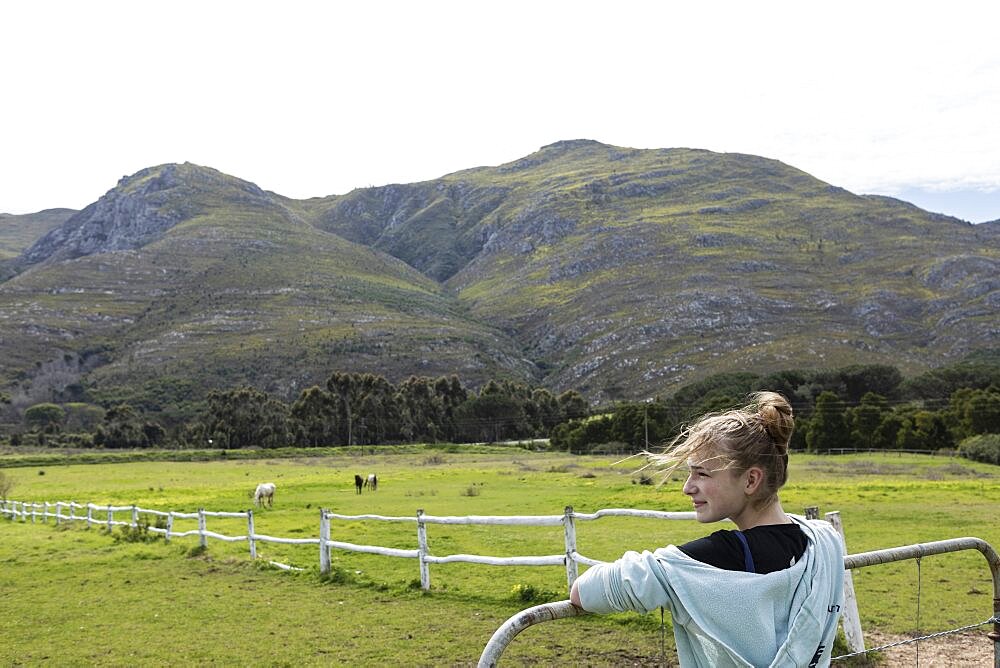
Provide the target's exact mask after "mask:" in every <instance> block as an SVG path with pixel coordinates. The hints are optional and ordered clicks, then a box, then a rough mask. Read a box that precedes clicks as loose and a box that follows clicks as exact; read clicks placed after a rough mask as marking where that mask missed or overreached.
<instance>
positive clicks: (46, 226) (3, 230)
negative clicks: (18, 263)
mask: <svg viewBox="0 0 1000 668" xmlns="http://www.w3.org/2000/svg"><path fill="white" fill-rule="evenodd" d="M74 213H76V211H75V210H73V209H46V210H44V211H39V212H38V213H28V214H22V215H15V214H10V213H0V260H3V259H5V258H12V257H15V256H17V255H18V254H20V253H21V251H23V250H24V249H25V248H27V247H28V246H30V245H31V244H32V243H34V242H35V240H36V239H38V238H39V237H41V236H42V235H43V234H45V233H46V232H48V231H49V230H51V229H53V228H55V227H59V226H60V225H62V224H63V223H64V222H66V220H68V219H69V217H70V216H72V215H73V214H74Z"/></svg>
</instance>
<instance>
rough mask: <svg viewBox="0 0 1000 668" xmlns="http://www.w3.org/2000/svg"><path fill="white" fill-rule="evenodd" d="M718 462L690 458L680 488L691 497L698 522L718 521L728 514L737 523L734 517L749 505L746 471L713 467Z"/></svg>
mask: <svg viewBox="0 0 1000 668" xmlns="http://www.w3.org/2000/svg"><path fill="white" fill-rule="evenodd" d="M717 461H718V460H714V459H711V458H710V459H708V460H701V461H699V462H693V461H690V460H689V461H688V467H689V469H690V472H689V474H688V478H687V480H686V481H685V483H684V487H683V490H682V491H683V492H684V493H685V494H687V495H688V496H690V497H691V501H692V503H694V512H695V517H696V518H697V520H698V521H699V522H718V521H719V520H723V519H726V518H727V517H728V518H730V519H732V520H733V521H734V522H736V523H737V525H739V522H738V521H737V518H738V517H739V516H740V515H741V514H743V512H744V511H746V510H747V509H748V508H749V507H750V496H749V495H748V494H747V493H746V491H747V480H746V477H747V473H746V472H734V471H733V470H732V469H722V470H713V469H714V468H715V466H716V462H717Z"/></svg>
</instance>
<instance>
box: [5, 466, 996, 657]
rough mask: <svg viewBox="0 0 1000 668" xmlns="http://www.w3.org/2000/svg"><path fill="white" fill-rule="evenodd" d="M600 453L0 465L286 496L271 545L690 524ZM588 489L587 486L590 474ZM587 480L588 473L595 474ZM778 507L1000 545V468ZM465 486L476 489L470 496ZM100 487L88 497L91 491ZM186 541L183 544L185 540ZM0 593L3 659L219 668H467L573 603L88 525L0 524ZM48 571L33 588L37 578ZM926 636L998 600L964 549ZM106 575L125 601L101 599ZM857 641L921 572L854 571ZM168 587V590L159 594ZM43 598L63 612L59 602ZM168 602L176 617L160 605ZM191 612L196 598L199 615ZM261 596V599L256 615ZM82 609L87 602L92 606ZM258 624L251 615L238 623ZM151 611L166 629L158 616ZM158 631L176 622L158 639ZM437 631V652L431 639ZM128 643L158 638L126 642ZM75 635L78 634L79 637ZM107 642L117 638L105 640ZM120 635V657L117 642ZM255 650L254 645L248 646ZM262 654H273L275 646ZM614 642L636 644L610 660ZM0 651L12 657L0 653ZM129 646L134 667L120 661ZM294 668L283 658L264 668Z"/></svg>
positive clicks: (608, 633) (613, 631)
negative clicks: (323, 528)
mask: <svg viewBox="0 0 1000 668" xmlns="http://www.w3.org/2000/svg"><path fill="white" fill-rule="evenodd" d="M609 463H610V460H608V459H606V458H591V457H575V458H574V457H567V456H563V455H538V454H531V453H526V452H520V453H518V452H511V451H498V452H496V453H493V454H480V455H470V456H460V455H455V454H441V453H439V452H437V453H436V452H434V451H427V452H424V453H415V454H411V455H402V456H394V457H384V456H366V457H360V456H354V457H328V458H321V459H306V458H303V459H300V460H294V461H285V460H281V461H278V460H272V461H268V460H263V461H244V462H230V463H225V462H206V463H174V464H165V463H162V462H159V463H142V464H127V465H95V466H47V467H45V468H44V469H41V470H44V472H45V474H44V475H38V471H37V470H36V469H34V468H17V469H6V471H5V472H6V473H7V474H8V476H11V477H12V478H14V480H15V484H16V487H15V490H14V492H13V494H12V496H13V497H16V498H19V499H32V498H33V499H47V500H52V501H55V500H68V499H71V498H72V499H74V500H77V501H81V502H83V501H93V502H95V503H102V504H103V503H116V504H118V503H120V504H128V503H137V504H139V505H140V506H142V507H152V508H161V509H175V510H194V509H196V508H198V507H205V508H208V509H217V510H239V509H242V508H245V507H246V506H247V504H248V500H247V498H246V493H247V491H248V490H249V489H250V488H251V487H252V486H253V485H254V484H255V483H256V482H258V481H261V480H265V479H267V480H273V481H275V482H276V483H277V484H278V494H277V496H276V502H277V504H276V507H275V508H274V509H273V510H263V511H258V512H257V518H256V519H257V521H256V528H257V531H258V532H260V533H266V534H269V535H275V536H289V537H310V536H315V535H316V532H317V525H318V515H317V513H318V509H319V508H320V507H326V508H329V509H332V510H334V511H336V512H341V513H345V514H357V513H378V514H384V515H403V516H413V514H414V513H415V512H416V509H417V508H423V509H425V511H426V512H428V513H430V514H439V515H448V514H456V515H464V514H546V515H550V514H559V513H561V510H562V507H563V506H565V505H572V506H574V508H576V509H577V510H578V511H582V512H587V511H593V510H596V509H598V508H606V507H641V508H653V509H660V510H677V509H687V504H686V503H685V500H684V498H683V497H682V496H681V495H680V493H679V491H678V490H677V485H676V483H675V484H673V485H670V486H668V487H666V488H663V489H660V490H656V489H655V488H652V487H646V486H641V485H635V484H633V483H632V478H633V476H632V475H631V471H630V469H629V468H628V467H622V466H618V467H611V466H609ZM366 471H377V472H378V473H379V475H380V479H381V480H382V485H381V486H380V489H379V491H378V492H377V493H376V494H364V495H361V496H357V495H355V494H354V491H353V486H352V482H351V481H352V474H353V473H355V472H359V473H363V472H366ZM584 474H586V476H587V477H585V476H584ZM590 475H592V476H593V477H589V476H590ZM791 480H792V481H793V482H792V483H791V484H790V485H789V486H788V487H787V488H786V490H785V492H784V494H783V501H784V505H785V507H786V510H789V511H793V512H794V511H801V509H802V508H803V507H805V506H807V505H819V506H820V508H821V510H822V511H828V510H833V509H838V510H840V511H841V514H842V516H843V519H844V525H845V528H846V531H847V540H848V547H849V549H850V551H851V552H860V551H864V550H869V549H877V548H882V547H891V546H896V545H903V544H910V543H915V542H922V541H930V540H939V539H943V538H951V537H957V536H962V535H975V536H979V537H981V538H984V539H986V540H987V541H989V542H991V543H992V544H993V545H994V546H997V545H1000V529H998V527H997V525H996V522H995V521H994V520H995V510H996V507H997V504H998V502H1000V485H998V484H997V480H998V471H997V468H996V467H990V466H985V465H979V464H973V463H970V462H965V461H961V460H950V459H942V458H928V457H920V456H910V455H904V456H902V457H900V456H898V455H887V456H875V457H872V456H850V457H838V458H818V457H813V456H805V455H800V456H796V457H794V458H793V462H792V471H791ZM471 487H478V488H479V490H480V491H479V494H478V495H476V496H468V495H467V494H468V490H469V489H470V488H471ZM97 490H100V491H97ZM227 522H230V520H224V519H214V518H210V520H209V529H211V530H216V531H220V532H222V533H226V534H230V535H239V534H242V533H245V527H243V526H241V525H240V523H239V521H238V520H232V521H231V522H232V524H231V525H229V524H227ZM177 528H178V529H181V530H183V529H185V528H190V527H185V526H183V525H180V524H179V526H178V527H177ZM704 532H705V527H701V526H699V525H697V524H695V523H688V522H667V523H664V522H653V521H644V520H626V519H620V518H612V519H605V520H599V521H597V522H588V523H580V524H579V525H578V528H577V533H578V546H579V549H580V551H581V552H582V553H583V554H586V555H587V556H591V557H594V558H598V559H611V558H614V557H616V556H618V555H619V554H620V553H621V552H622V551H623V550H624V549H643V548H651V547H655V546H657V545H660V544H664V543H667V542H681V541H684V540H688V539H690V538H693V537H696V536H698V535H703V534H704ZM0 533H2V535H3V540H2V541H0V563H2V564H3V568H2V569H0V578H2V579H3V580H4V583H3V584H4V586H3V587H2V588H0V591H3V592H4V594H3V597H4V607H5V609H6V610H7V611H8V614H6V615H3V616H2V617H0V633H2V634H3V635H4V637H6V638H8V639H10V643H9V644H7V646H6V649H0V661H3V662H11V661H13V660H15V659H18V658H19V657H20V658H21V659H22V660H23V659H30V660H27V661H25V662H26V663H29V664H31V663H41V662H42V660H41V655H40V654H38V653H39V652H41V651H42V649H41V648H42V647H46V650H45V652H46V653H47V654H48V656H49V657H50V659H51V660H54V661H55V662H57V663H65V662H70V663H77V662H78V663H89V662H92V661H93V660H95V657H103V659H102V661H104V662H110V663H129V662H139V663H160V662H165V661H166V660H167V659H168V658H170V656H171V654H172V653H174V652H177V653H179V655H182V656H191V653H190V649H185V648H190V647H191V646H192V644H193V638H194V637H196V636H198V635H199V633H198V631H197V630H198V629H199V628H201V629H202V633H201V636H202V637H205V638H206V640H205V642H204V649H203V652H204V653H203V654H200V655H198V658H199V660H204V661H213V660H214V661H216V662H222V663H234V662H235V663H246V662H250V663H259V662H262V663H281V662H283V661H287V662H288V663H289V664H290V665H296V664H298V663H307V664H312V665H315V664H318V663H323V662H332V663H340V662H343V661H345V660H346V656H347V655H346V651H347V649H348V648H350V649H351V651H353V652H356V657H357V659H358V660H359V661H360V662H362V663H370V662H374V661H379V660H389V659H390V657H394V658H393V659H392V660H394V661H396V662H397V663H404V664H407V665H414V664H417V665H441V664H463V665H468V664H469V663H471V662H473V661H474V659H475V657H476V656H477V655H478V653H479V652H480V651H481V649H482V647H483V646H484V645H485V642H486V640H487V639H488V637H489V635H490V634H491V633H492V631H493V630H494V629H495V628H496V626H497V625H499V623H500V622H501V621H502V620H503V619H505V618H506V617H507V616H509V615H510V614H512V613H513V612H514V611H516V610H518V609H520V608H522V607H525V606H526V605H527V604H525V603H522V602H520V601H518V600H516V597H514V596H513V594H512V588H513V587H514V585H517V584H521V585H532V586H534V587H536V588H537V589H540V590H543V591H548V592H550V593H551V597H552V598H562V597H564V596H565V575H564V573H563V572H562V569H561V568H557V567H553V568H528V567H522V568H498V567H488V566H472V565H467V564H448V565H435V566H432V567H431V578H432V584H433V591H432V592H431V594H430V595H421V594H419V593H418V592H414V591H412V590H411V589H410V587H411V585H412V583H413V581H414V580H415V579H416V578H417V565H416V563H415V562H413V561H412V560H407V559H390V558H385V557H375V556H371V555H368V556H365V555H357V554H354V553H346V552H340V553H338V552H335V553H334V565H335V567H336V569H337V573H338V574H339V579H340V580H341V581H342V582H341V583H339V584H334V583H328V584H324V585H320V584H319V583H318V582H316V580H315V576H314V575H312V574H310V573H312V572H313V571H314V569H315V565H316V561H317V557H316V554H315V551H316V550H315V547H314V546H277V545H261V546H260V553H261V555H262V556H263V557H264V558H272V559H277V560H281V561H285V562H290V563H293V564H296V565H299V566H302V567H305V568H307V569H310V573H306V574H303V575H299V576H294V575H289V574H286V573H283V572H270V571H259V570H257V569H255V568H253V567H251V566H250V565H249V564H247V559H248V555H247V549H246V546H245V545H239V544H227V543H221V542H218V541H210V543H209V551H208V557H207V558H205V557H202V558H198V559H184V558H183V552H184V551H185V550H187V549H189V548H191V547H192V546H193V545H196V544H197V541H196V539H193V538H188V539H178V540H175V541H174V543H173V544H172V545H169V546H167V545H163V544H162V543H160V542H157V543H153V544H150V545H112V544H111V542H110V539H108V538H107V537H104V536H101V535H99V533H98V531H97V530H96V529H94V530H91V531H85V530H83V529H82V528H80V527H79V526H77V527H76V528H74V529H72V530H58V529H53V528H52V527H51V526H41V525H34V526H32V525H31V524H30V523H29V524H27V525H20V526H18V525H12V524H9V523H7V522H2V523H0ZM428 533H429V540H430V546H431V551H432V553H434V554H446V553H461V552H465V553H479V554H495V555H515V554H552V553H558V552H560V551H561V547H562V532H561V530H558V529H541V528H534V529H533V528H521V529H516V528H510V529H508V528H504V529H503V530H498V529H495V528H475V527H442V526H436V525H432V526H431V527H430V528H429V530H428ZM413 534H414V530H413V525H412V524H401V525H386V524H381V523H378V524H377V523H372V522H340V523H334V527H333V529H332V537H333V538H334V539H335V540H345V541H348V542H355V543H369V544H382V545H390V546H393V547H400V548H406V549H412V548H413V547H414V545H415V536H414V535H413ZM43 574H44V575H43ZM921 580H922V582H921V590H922V591H921V625H922V628H923V629H924V630H941V629H944V628H953V627H955V626H960V625H963V624H968V623H974V622H978V621H981V620H982V619H985V618H986V617H988V616H989V613H990V605H991V603H990V595H989V592H990V591H991V590H992V585H991V583H990V579H989V571H988V569H987V568H986V565H985V562H984V561H983V559H982V557H981V556H979V555H978V554H977V553H959V554H955V555H945V556H940V557H930V558H926V559H924V560H923V563H922V565H921ZM109 582H115V583H117V586H109ZM855 583H856V587H857V591H858V596H859V601H860V607H861V613H862V620H863V624H864V626H865V627H866V628H874V627H878V628H880V629H882V630H887V631H893V632H897V633H901V632H907V631H909V630H911V629H912V628H913V627H914V624H915V614H916V600H915V598H916V588H917V569H916V565H915V563H914V562H912V561H908V562H903V563H901V564H898V565H887V566H877V567H872V568H869V569H864V570H861V571H856V572H855ZM169 591H173V592H174V593H173V594H171V595H168V593H167V592H169ZM54 599H55V600H54ZM171 599H172V600H174V601H178V600H179V601H181V602H182V603H170V602H169V601H170V600H171ZM192 601H193V602H195V604H192ZM268 601H270V605H268V603H267V602H268ZM93 603H98V604H99V605H98V607H97V608H94V607H93V605H92V604H93ZM257 608H265V609H266V610H267V613H266V614H261V615H258V616H256V617H254V621H252V622H249V624H250V628H252V629H253V631H252V632H251V633H249V634H247V633H246V632H245V629H246V628H247V625H248V614H249V613H248V612H247V611H248V610H254V609H257ZM157 614H159V615H160V617H156V616H155V615H157ZM655 617H656V616H655V615H648V616H645V617H642V618H639V617H636V616H634V615H622V616H615V617H612V618H609V619H591V620H586V621H584V620H573V621H568V622H560V623H559V624H556V625H552V624H550V625H547V626H545V625H543V626H542V627H539V628H538V629H533V630H531V631H529V632H526V633H525V634H524V635H523V636H521V637H520V638H519V639H518V640H516V641H515V642H514V643H513V645H512V648H511V653H510V654H509V655H508V656H509V657H511V658H513V660H514V661H515V662H517V661H527V660H529V657H531V658H533V659H534V660H537V661H541V662H543V663H547V662H553V661H556V660H557V659H558V660H560V661H563V662H566V661H568V662H571V663H580V664H581V665H620V663H621V662H622V661H626V660H631V658H632V657H633V656H634V657H639V661H640V663H643V662H644V663H653V662H654V661H655V657H656V656H657V641H658V639H657V628H656V627H657V624H658V619H655ZM79 627H84V628H85V629H90V630H91V633H90V634H87V635H91V636H93V639H89V640H88V639H82V638H81V640H80V642H75V643H67V644H65V645H63V644H58V645H55V646H53V645H51V644H48V645H47V644H46V643H44V642H42V639H43V638H44V637H46V634H48V636H47V637H51V634H54V633H55V634H57V635H60V636H61V635H62V633H58V631H59V629H63V630H64V631H65V633H66V634H67V635H69V633H70V631H74V632H76V633H79ZM165 629H171V631H170V632H165V631H164V630H165ZM431 630H434V631H435V633H436V637H431V636H430V635H428V633H429V631H431ZM127 633H129V634H130V633H135V634H138V636H139V637H147V638H156V639H157V642H150V643H144V644H143V645H142V647H136V644H135V643H129V642H127V641H126V640H125V638H126V637H127V635H126V634H127ZM272 634H273V635H276V636H280V637H282V641H281V643H280V644H282V645H284V644H287V645H288V647H287V648H283V649H282V652H283V653H282V654H281V655H276V654H273V653H271V652H272V650H270V649H267V650H265V652H267V653H266V654H265V655H264V658H262V659H260V660H259V661H255V660H254V659H253V655H252V653H251V652H252V651H253V650H252V647H253V645H254V644H259V643H260V642H261V640H265V641H267V640H269V639H270V638H271V636H272ZM80 635H81V636H82V635H84V634H82V633H81V634H80ZM109 640H110V642H109ZM116 641H117V642H116ZM251 641H253V642H251ZM273 644H274V643H271V642H266V643H265V645H266V646H267V647H269V648H270V647H271V646H272V645H273ZM620 648H628V650H627V652H626V653H625V654H621V653H619V652H620ZM4 652H6V654H4ZM131 653H135V654H134V655H130V654H131ZM279 656H281V657H287V658H278V657H279Z"/></svg>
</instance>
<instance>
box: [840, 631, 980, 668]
mask: <svg viewBox="0 0 1000 668" xmlns="http://www.w3.org/2000/svg"><path fill="white" fill-rule="evenodd" d="M988 630H989V627H988V626H984V627H983V628H982V630H981V631H970V632H965V633H955V634H952V635H947V636H941V637H939V638H934V639H933V640H921V641H920V642H919V643H911V644H908V645H900V646H899V647H893V648H892V649H887V650H884V651H883V652H882V656H883V662H882V663H880V664H878V665H879V666H892V667H895V666H918V665H920V666H928V667H929V668H931V667H933V668H937V667H938V666H944V667H946V668H953V667H954V668H965V667H970V668H980V667H982V666H987V667H989V666H992V665H993V642H992V641H991V640H990V639H989V638H987V637H986V633H987V631H988ZM905 639H906V636H896V635H888V634H884V633H879V632H877V631H871V632H865V646H866V647H878V646H879V645H888V644H889V643H894V642H899V641H901V640H905ZM918 652H919V663H918ZM834 665H836V664H834Z"/></svg>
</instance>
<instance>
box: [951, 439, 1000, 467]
mask: <svg viewBox="0 0 1000 668" xmlns="http://www.w3.org/2000/svg"><path fill="white" fill-rule="evenodd" d="M958 452H959V453H960V454H961V455H962V456H963V457H965V458H966V459H971V460H972V461H975V462H984V463H986V464H997V465H1000V434H980V435H979V436H970V437H969V438H967V439H965V440H964V441H962V442H961V443H959V444H958Z"/></svg>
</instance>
